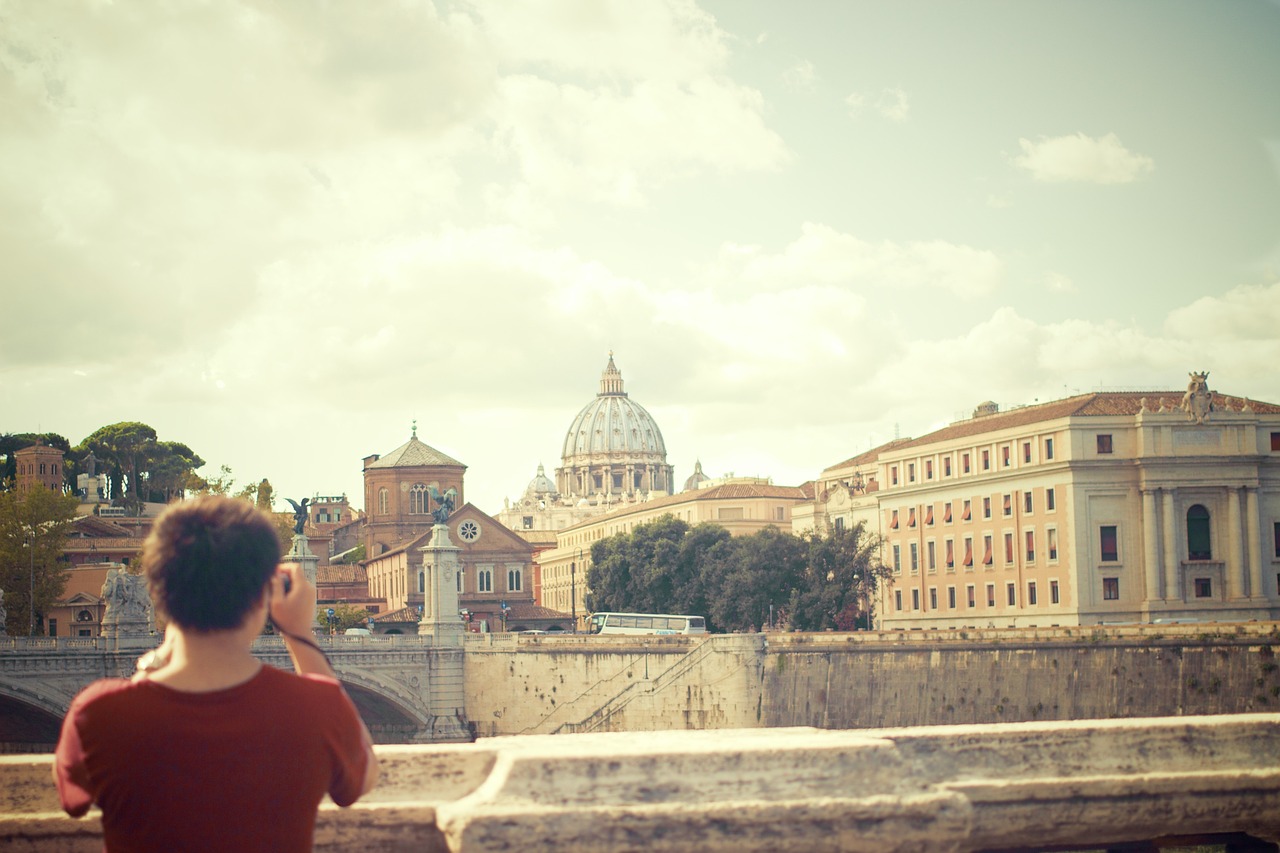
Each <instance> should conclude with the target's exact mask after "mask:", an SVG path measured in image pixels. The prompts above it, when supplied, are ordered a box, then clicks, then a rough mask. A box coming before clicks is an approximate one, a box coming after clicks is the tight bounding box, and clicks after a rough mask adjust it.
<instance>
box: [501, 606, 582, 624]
mask: <svg viewBox="0 0 1280 853" xmlns="http://www.w3.org/2000/svg"><path fill="white" fill-rule="evenodd" d="M572 618H573V617H572V616H571V615H569V614H568V613H561V612H560V611H559V610H552V609H551V608H550V607H543V606H542V605H540V604H533V603H532V602H527V601H517V602H516V603H515V604H512V605H511V610H510V611H509V612H508V613H507V623H508V624H510V623H511V620H512V619H572Z"/></svg>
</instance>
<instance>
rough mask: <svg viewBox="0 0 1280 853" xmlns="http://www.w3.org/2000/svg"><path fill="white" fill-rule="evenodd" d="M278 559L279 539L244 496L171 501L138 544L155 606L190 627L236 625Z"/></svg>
mask: <svg viewBox="0 0 1280 853" xmlns="http://www.w3.org/2000/svg"><path fill="white" fill-rule="evenodd" d="M279 560H280V537H279V535H278V534H277V533H276V527H275V524H274V523H272V520H271V518H270V517H268V516H267V515H266V514H265V513H263V512H260V511H259V510H257V509H255V508H254V506H253V505H252V504H250V503H248V502H246V501H242V500H233V499H231V498H224V497H219V496H217V495H207V496H204V497H199V498H195V499H193V500H188V501H182V502H180V503H175V504H173V505H171V506H170V507H169V508H168V509H166V510H165V511H164V512H163V513H161V515H160V517H159V518H157V519H156V523H155V526H154V527H153V528H152V530H151V535H150V536H148V537H147V540H146V542H145V543H143V546H142V568H143V572H144V573H145V574H146V576H147V584H148V586H149V587H150V590H151V598H152V601H154V602H155V606H156V610H157V611H158V612H159V613H160V614H161V615H162V616H164V617H165V618H166V619H168V620H169V621H171V622H173V623H174V624H176V625H178V626H179V627H182V628H186V629H190V630H194V631H223V630H228V629H231V628H238V627H239V626H240V625H241V624H242V623H243V622H244V618H245V615H246V614H247V613H248V612H249V610H250V609H251V608H252V607H253V605H254V604H255V603H256V602H257V600H258V597H259V596H261V595H262V588H263V586H265V585H266V583H267V582H268V581H269V580H270V579H271V576H272V574H273V573H274V572H275V571H276V566H277V564H278V563H279Z"/></svg>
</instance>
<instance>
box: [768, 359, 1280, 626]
mask: <svg viewBox="0 0 1280 853" xmlns="http://www.w3.org/2000/svg"><path fill="white" fill-rule="evenodd" d="M1206 379H1207V375H1205V374H1193V375H1192V382H1191V384H1190V387H1189V388H1188V389H1187V391H1186V393H1182V392H1177V391H1163V392H1160V391H1153V392H1145V393H1139V392H1099V393H1092V394H1083V395H1079V396H1075V397H1070V398H1067V399H1064V400H1058V401H1054V402H1050V403H1044V404H1040V405H1035V406H1027V407H1022V408H1018V409H1012V410H1009V411H1005V412H1000V411H998V409H996V407H995V406H994V405H990V404H984V405H983V406H980V407H979V408H978V410H977V411H975V413H974V416H973V417H972V418H970V419H969V420H964V421H958V422H956V423H953V424H951V425H950V426H948V427H945V428H943V429H941V430H938V431H936V432H934V433H931V434H929V435H926V436H923V437H921V438H918V439H905V440H900V441H894V442H891V443H889V444H886V445H884V446H882V447H879V448H875V449H874V450H871V451H868V452H867V453H864V454H861V455H859V456H855V457H853V458H852V459H849V460H846V461H845V462H842V463H840V464H838V465H834V466H832V467H831V468H828V469H827V470H825V471H824V472H823V473H822V475H821V477H820V479H819V481H818V483H817V489H816V497H815V500H814V502H813V504H812V505H810V506H808V507H798V508H797V509H796V511H795V512H794V514H793V518H794V522H793V526H794V528H795V529H796V530H797V531H802V530H806V529H818V530H830V529H834V528H838V527H851V526H852V525H854V524H858V523H863V524H865V525H866V527H867V529H868V530H869V531H870V532H871V533H873V534H874V535H878V536H881V537H883V539H884V551H883V559H884V562H885V564H886V565H887V566H889V567H890V568H891V570H892V571H893V577H894V582H893V583H892V584H891V585H888V586H886V587H885V588H884V589H883V590H882V592H881V598H880V601H879V602H878V604H877V614H878V616H879V620H880V624H881V626H882V627H884V628H909V629H911V628H932V627H937V628H949V627H987V626H989V625H994V626H995V627H1006V626H1019V627H1028V626H1046V625H1096V624H1101V623H1116V622H1160V621H1200V620H1203V621H1244V620H1267V619H1275V618H1277V617H1280V595H1278V593H1277V587H1278V585H1280V405H1275V404H1271V403H1262V402H1258V401H1255V400H1250V399H1247V398H1242V397H1234V396H1229V395H1225V394H1219V393H1216V392H1212V391H1210V390H1209V389H1208V385H1207V381H1206Z"/></svg>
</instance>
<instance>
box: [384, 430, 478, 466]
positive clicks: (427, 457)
mask: <svg viewBox="0 0 1280 853" xmlns="http://www.w3.org/2000/svg"><path fill="white" fill-rule="evenodd" d="M419 465H453V466H456V467H459V468H465V467H467V466H466V465H463V464H462V463H461V462H459V461H458V460H457V459H454V458H453V457H452V456H448V455H446V454H444V453H441V452H440V451H439V450H436V449H435V448H434V447H431V446H430V445H427V444H423V443H422V442H421V441H419V440H418V437H417V436H416V435H415V436H413V437H411V438H410V439H409V440H408V441H406V442H405V443H404V444H402V445H400V446H399V447H397V448H396V449H395V450H393V451H391V452H390V453H388V454H387V455H386V456H383V457H381V458H380V459H378V461H376V462H371V463H370V464H369V467H370V468H415V467H417V466H419Z"/></svg>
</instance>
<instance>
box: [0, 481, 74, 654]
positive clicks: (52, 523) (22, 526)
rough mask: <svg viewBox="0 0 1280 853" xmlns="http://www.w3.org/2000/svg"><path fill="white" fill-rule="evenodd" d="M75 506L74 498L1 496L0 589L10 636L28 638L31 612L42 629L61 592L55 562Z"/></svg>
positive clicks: (38, 493) (62, 580)
mask: <svg viewBox="0 0 1280 853" xmlns="http://www.w3.org/2000/svg"><path fill="white" fill-rule="evenodd" d="M78 504H79V501H78V500H77V499H76V497H75V496H74V495H68V494H59V493H58V492H53V491H50V490H48V489H32V490H31V491H29V492H27V493H26V494H18V492H17V491H16V490H15V489H6V490H2V491H0V589H3V590H4V607H5V609H6V610H7V611H8V619H7V624H8V632H9V634H11V635H21V634H29V633H31V627H32V625H31V621H30V620H29V618H28V616H29V613H31V612H32V611H34V615H35V621H36V624H37V625H40V624H43V622H44V617H45V614H47V613H48V612H49V608H50V607H51V606H52V605H53V603H54V602H55V601H57V600H58V599H59V598H61V597H62V593H63V592H64V591H65V590H66V588H67V571H66V565H65V564H64V563H62V562H61V561H60V560H59V557H60V556H61V554H62V547H63V545H64V544H65V543H66V540H67V531H68V529H69V528H70V526H71V522H72V521H73V520H74V519H75V517H76V506H77V505H78ZM33 587H34V591H35V596H34V598H33V597H32V595H31V592H32V588H33Z"/></svg>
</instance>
